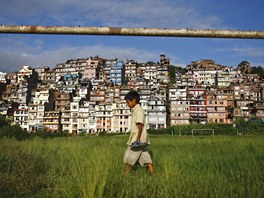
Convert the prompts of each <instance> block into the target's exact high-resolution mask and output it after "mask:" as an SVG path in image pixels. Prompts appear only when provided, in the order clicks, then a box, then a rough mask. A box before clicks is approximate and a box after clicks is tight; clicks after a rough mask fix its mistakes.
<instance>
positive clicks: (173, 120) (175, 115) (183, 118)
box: [170, 99, 190, 126]
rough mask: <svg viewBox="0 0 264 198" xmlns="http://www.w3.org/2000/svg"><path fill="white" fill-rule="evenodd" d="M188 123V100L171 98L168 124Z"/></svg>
mask: <svg viewBox="0 0 264 198" xmlns="http://www.w3.org/2000/svg"><path fill="white" fill-rule="evenodd" d="M189 123H190V100H186V99H185V100H183V99H172V100H171V101H170V125H171V126H173V125H178V124H189Z"/></svg>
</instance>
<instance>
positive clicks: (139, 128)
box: [136, 123, 143, 142]
mask: <svg viewBox="0 0 264 198" xmlns="http://www.w3.org/2000/svg"><path fill="white" fill-rule="evenodd" d="M137 127H138V135H137V140H136V141H138V142H140V137H141V133H142V129H143V124H142V123H137Z"/></svg>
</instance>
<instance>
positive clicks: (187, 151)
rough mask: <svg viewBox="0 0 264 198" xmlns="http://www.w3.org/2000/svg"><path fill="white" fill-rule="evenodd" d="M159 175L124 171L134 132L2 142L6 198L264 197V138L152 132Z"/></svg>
mask: <svg viewBox="0 0 264 198" xmlns="http://www.w3.org/2000/svg"><path fill="white" fill-rule="evenodd" d="M150 138H151V146H150V150H151V153H152V157H153V163H154V167H155V174H154V175H150V174H149V173H148V171H147V169H145V168H141V167H139V166H135V167H134V168H133V170H131V172H130V173H129V174H128V175H124V174H123V154H124V150H125V148H126V141H127V139H128V136H125V135H119V136H102V137H100V136H94V137H68V138H54V139H46V140H43V139H40V138H35V139H32V140H25V141H16V140H12V139H2V140H0V141H1V143H0V152H1V154H0V156H1V157H0V197H96V198H97V197H151V198H155V197H162V198H163V197H254V198H255V197H264V170H263V168H264V137H263V136H215V137H214V138H212V137H209V136H204V137H190V136H169V135H167V136H165V135H151V137H150Z"/></svg>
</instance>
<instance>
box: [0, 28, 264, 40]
mask: <svg viewBox="0 0 264 198" xmlns="http://www.w3.org/2000/svg"><path fill="white" fill-rule="evenodd" d="M0 33H6V34H67V35H120V36H153V37H200V38H240V39H264V31H239V30H209V29H207V30H194V29H171V28H114V27H81V26H23V25H21V26H11V25H0Z"/></svg>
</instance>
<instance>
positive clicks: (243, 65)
mask: <svg viewBox="0 0 264 198" xmlns="http://www.w3.org/2000/svg"><path fill="white" fill-rule="evenodd" d="M237 69H238V70H240V71H241V73H242V74H250V72H251V68H250V63H249V62H248V61H242V62H240V63H239V64H238V66H237Z"/></svg>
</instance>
